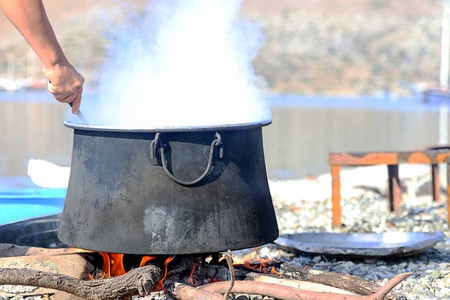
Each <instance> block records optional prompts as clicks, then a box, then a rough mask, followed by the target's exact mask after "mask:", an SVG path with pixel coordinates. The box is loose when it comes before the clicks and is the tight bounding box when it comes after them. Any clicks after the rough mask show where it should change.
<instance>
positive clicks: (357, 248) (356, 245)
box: [275, 232, 445, 257]
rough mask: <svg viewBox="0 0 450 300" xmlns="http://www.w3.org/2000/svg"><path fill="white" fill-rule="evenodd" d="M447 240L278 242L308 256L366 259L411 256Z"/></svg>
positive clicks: (373, 236)
mask: <svg viewBox="0 0 450 300" xmlns="http://www.w3.org/2000/svg"><path fill="white" fill-rule="evenodd" d="M444 238H445V235H444V233H442V232H386V233H348V234H347V233H330V232H305V233H295V234H283V235H281V236H280V237H279V238H278V239H277V240H275V243H276V244H278V245H279V246H281V247H283V248H289V249H293V250H298V251H302V252H308V253H316V254H332V255H348V256H363V257H382V256H391V255H396V256H408V255H413V254H416V253H419V252H422V251H425V250H427V249H430V248H432V247H433V246H434V245H435V244H436V243H437V242H439V241H441V240H443V239H444Z"/></svg>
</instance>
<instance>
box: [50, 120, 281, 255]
mask: <svg viewBox="0 0 450 300" xmlns="http://www.w3.org/2000/svg"><path fill="white" fill-rule="evenodd" d="M263 125H265V124H251V125H243V126H231V127H223V128H220V127H219V128H203V129H201V130H198V129H195V130H187V129H186V130H183V129H176V130H174V129H170V130H169V129H162V130H154V131H151V130H147V131H128V130H115V129H107V130H104V129H98V128H95V127H94V128H90V127H88V126H77V125H71V124H67V123H66V126H68V127H72V128H74V143H73V153H72V167H71V174H70V180H69V187H68V191H67V197H66V202H65V206H64V212H63V215H62V220H61V226H60V230H59V238H60V240H61V241H62V242H64V243H66V244H68V245H70V246H74V247H78V248H83V249H89V250H94V251H101V252H111V253H127V254H155V255H156V254H191V253H207V252H218V251H225V250H227V249H231V250H235V249H242V248H248V247H255V246H259V245H262V244H266V243H268V242H272V241H273V240H275V239H276V238H277V237H278V227H277V223H276V218H275V213H274V209H273V205H272V199H271V196H270V192H269V188H268V183H267V176H266V169H265V163H264V152H263V144H262V126H263Z"/></svg>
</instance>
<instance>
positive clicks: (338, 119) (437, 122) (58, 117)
mask: <svg viewBox="0 0 450 300" xmlns="http://www.w3.org/2000/svg"><path fill="white" fill-rule="evenodd" d="M90 97H94V96H93V95H89V94H86V95H84V98H83V99H84V101H89V98H90ZM269 98H270V99H271V100H272V101H273V109H272V124H271V125H269V126H266V127H264V129H263V132H264V147H265V158H266V166H267V172H268V176H269V178H270V179H290V178H302V177H304V176H306V175H308V174H311V175H318V174H322V173H326V172H328V171H329V169H328V154H329V153H330V152H337V151H352V152H355V151H394V150H410V149H414V148H420V147H425V146H430V145H437V144H439V142H443V141H444V142H445V141H446V140H448V138H449V136H448V132H447V131H446V127H448V126H447V125H446V122H447V121H446V120H448V119H449V112H448V109H443V108H442V106H440V105H430V104H428V105H427V104H423V103H422V102H421V101H420V99H416V98H415V97H404V98H394V99H392V98H386V97H354V98H352V97H347V98H344V97H303V96H292V95H289V96H282V95H277V96H270V97H269ZM69 116H70V113H69V106H68V105H63V104H60V103H57V102H56V101H54V100H53V97H52V96H51V95H49V94H48V93H46V92H45V91H38V92H23V93H15V94H8V93H0V130H1V139H0V189H3V190H4V189H11V188H20V187H31V186H32V183H31V181H30V180H29V179H28V177H27V163H28V160H30V159H45V160H48V161H50V162H53V163H55V164H57V165H60V166H70V161H71V153H72V138H73V130H72V129H68V128H66V127H64V126H63V121H64V120H65V119H67V118H68V117H69ZM443 127H445V128H443ZM443 133H444V135H443Z"/></svg>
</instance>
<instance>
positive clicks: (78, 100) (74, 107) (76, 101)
mask: <svg viewBox="0 0 450 300" xmlns="http://www.w3.org/2000/svg"><path fill="white" fill-rule="evenodd" d="M82 94H83V87H81V88H80V89H79V90H78V92H77V93H76V94H75V97H74V98H73V105H72V114H74V115H75V114H76V113H77V112H78V110H79V109H80V105H81V95H82Z"/></svg>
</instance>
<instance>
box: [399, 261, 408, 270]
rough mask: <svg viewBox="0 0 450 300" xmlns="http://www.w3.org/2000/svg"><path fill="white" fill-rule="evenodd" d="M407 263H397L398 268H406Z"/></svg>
mask: <svg viewBox="0 0 450 300" xmlns="http://www.w3.org/2000/svg"><path fill="white" fill-rule="evenodd" d="M407 265H408V263H406V262H402V263H400V264H398V265H397V268H399V269H404V268H406V266H407Z"/></svg>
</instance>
